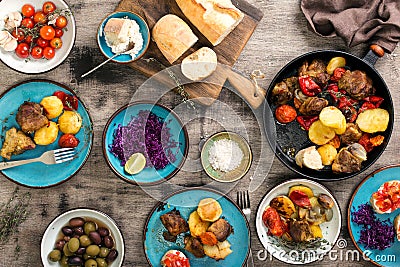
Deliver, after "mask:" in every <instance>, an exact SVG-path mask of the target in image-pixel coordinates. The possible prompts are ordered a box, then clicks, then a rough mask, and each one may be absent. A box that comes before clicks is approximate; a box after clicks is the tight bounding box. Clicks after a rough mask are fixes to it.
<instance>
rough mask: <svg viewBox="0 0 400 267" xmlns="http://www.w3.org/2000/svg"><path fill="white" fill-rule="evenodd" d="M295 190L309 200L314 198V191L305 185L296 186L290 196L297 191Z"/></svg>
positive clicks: (291, 188)
mask: <svg viewBox="0 0 400 267" xmlns="http://www.w3.org/2000/svg"><path fill="white" fill-rule="evenodd" d="M295 190H298V191H301V192H303V193H304V194H306V195H307V196H308V197H309V198H312V197H313V196H314V192H313V191H312V189H311V188H309V187H308V186H305V185H295V186H292V187H290V189H289V193H288V196H289V195H290V193H291V192H292V191H295Z"/></svg>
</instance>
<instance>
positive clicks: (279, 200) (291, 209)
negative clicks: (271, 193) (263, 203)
mask: <svg viewBox="0 0 400 267" xmlns="http://www.w3.org/2000/svg"><path fill="white" fill-rule="evenodd" d="M269 205H270V206H271V207H272V208H275V209H276V211H277V212H278V213H279V214H280V215H281V216H282V217H284V218H290V217H291V216H292V215H293V213H295V211H296V208H295V206H294V204H293V202H292V201H291V200H290V198H288V197H287V196H277V197H274V198H273V199H272V200H271V202H270V203H269Z"/></svg>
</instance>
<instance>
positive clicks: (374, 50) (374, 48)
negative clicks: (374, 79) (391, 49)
mask: <svg viewBox="0 0 400 267" xmlns="http://www.w3.org/2000/svg"><path fill="white" fill-rule="evenodd" d="M369 49H370V50H369V51H368V53H367V54H366V55H365V57H364V58H363V60H364V61H365V62H367V63H368V64H370V65H371V66H374V65H375V63H376V61H377V60H378V59H379V58H380V57H383V56H384V55H385V51H384V50H383V48H382V47H380V46H379V45H377V44H373V45H371V46H370V47H369Z"/></svg>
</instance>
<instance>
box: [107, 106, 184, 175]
mask: <svg viewBox="0 0 400 267" xmlns="http://www.w3.org/2000/svg"><path fill="white" fill-rule="evenodd" d="M167 124H168V122H165V121H164V119H162V118H160V117H158V116H157V115H155V114H154V113H153V112H150V111H147V110H141V111H139V113H138V115H137V116H132V118H131V120H130V121H129V123H128V125H126V126H122V125H121V124H119V125H118V127H117V128H116V129H115V131H114V134H113V137H114V140H113V142H112V144H111V145H110V146H109V150H110V152H111V153H112V154H113V155H115V156H116V157H117V158H118V159H119V160H120V161H121V166H124V165H125V163H126V161H127V160H128V159H129V157H130V156H131V155H133V154H134V153H142V154H143V155H144V156H145V158H146V167H154V168H155V169H156V170H160V169H163V168H165V166H167V165H168V164H169V163H170V162H175V160H176V155H175V154H174V153H173V151H172V150H173V149H175V148H176V147H177V146H178V142H176V141H174V140H172V135H171V133H170V128H169V127H167Z"/></svg>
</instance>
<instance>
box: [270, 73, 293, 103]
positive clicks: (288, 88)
mask: <svg viewBox="0 0 400 267" xmlns="http://www.w3.org/2000/svg"><path fill="white" fill-rule="evenodd" d="M299 88H300V87H299V81H298V78H297V77H290V78H287V79H284V80H283V81H282V82H279V83H277V84H276V85H275V87H274V89H272V96H271V100H272V102H273V103H275V104H277V105H283V104H286V103H287V102H289V101H290V100H292V99H293V97H294V91H295V90H296V89H299Z"/></svg>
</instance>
